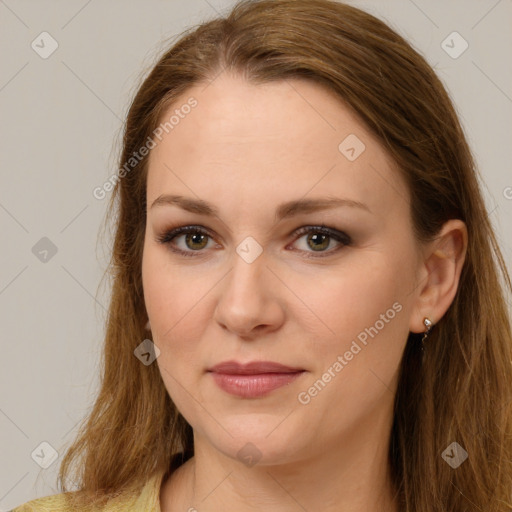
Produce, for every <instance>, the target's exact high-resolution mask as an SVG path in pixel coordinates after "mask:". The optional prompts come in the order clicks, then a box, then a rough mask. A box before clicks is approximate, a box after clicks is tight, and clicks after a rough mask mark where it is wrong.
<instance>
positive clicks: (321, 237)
mask: <svg viewBox="0 0 512 512" xmlns="http://www.w3.org/2000/svg"><path fill="white" fill-rule="evenodd" d="M328 238H329V235H324V234H318V233H317V234H314V235H311V237H310V238H309V240H310V241H313V245H311V244H310V246H311V248H320V249H325V247H326V245H328V244H326V243H325V241H326V239H328ZM317 242H319V243H317Z"/></svg>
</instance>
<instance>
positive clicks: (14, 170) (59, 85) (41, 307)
mask: <svg viewBox="0 0 512 512" xmlns="http://www.w3.org/2000/svg"><path fill="white" fill-rule="evenodd" d="M351 3H352V4H353V5H355V6H358V7H362V8H364V9H366V10H368V11H370V12H372V13H373V14H375V15H377V16H378V17H380V18H382V19H384V20H385V21H387V22H388V23H389V24H390V25H391V26H392V27H394V28H395V29H396V30H397V31H398V32H399V33H401V34H402V35H404V36H405V37H406V38H407V39H408V40H409V41H410V42H411V43H412V44H413V46H414V47H415V48H417V49H418V50H419V51H420V52H422V53H423V54H424V55H426V57H427V59H428V61H429V62H430V63H431V65H433V66H434V67H435V69H436V71H437V73H438V74H439V76H440V77H441V79H442V80H443V82H444V83H445V84H446V86H447V88H448V90H449V92H450V94H451V96H452V98H453V99H454V101H455V104H456V108H457V110H458V112H459V113H460V117H461V120H462V123H463V125H464V127H465V130H466V133H467V136H468V139H469V142H470V144H471V146H472V148H473V151H474V154H475V157H476V159H477V162H478V165H479V167H480V170H481V174H482V177H483V180H484V181H485V183H486V186H485V188H484V193H485V198H486V201H487V205H488V208H489V211H490V212H491V213H490V217H491V218H492V221H493V223H494V225H495V226H496V230H497V233H498V236H499V239H500V242H501V246H502V248H503V251H504V254H505V257H506V260H507V262H508V265H509V268H511V267H512V265H511V264H510V262H511V261H512V246H511V240H512V223H511V222H510V220H511V217H512V188H510V187H512V172H511V160H512V158H511V142H512V141H511V133H512V68H511V66H510V62H511V60H510V57H511V47H512V44H511V43H512V35H511V34H512V31H510V26H511V24H512V1H511V0H472V1H467V0H466V1H462V0H459V1H451V2H449V3H448V2H445V1H426V0H414V1H413V0H394V1H386V2H378V1H352V2H351ZM233 4H234V2H233V1H228V0H225V1H221V0H209V1H207V0H172V1H170V0H167V1H164V0H151V1H145V2H142V1H140V0H139V1H134V0H131V1H127V0H112V1H104V2H100V1H99V0H89V1H86V0H73V1H69V0H68V1H64V0H61V1H48V0H46V1H35V0H34V1H27V0H24V1H23V0H0V46H1V48H2V56H1V70H0V109H1V120H2V121H1V127H0V130H1V131H0V141H1V142H0V143H1V151H0V160H1V163H0V173H1V187H0V227H1V237H2V244H1V247H2V250H1V252H0V254H1V265H0V311H1V329H2V341H1V343H2V345H1V356H0V357H1V368H0V389H1V395H0V440H1V441H0V443H1V452H0V456H1V467H0V511H1V510H9V509H10V508H11V507H13V506H15V505H19V504H21V503H23V502H25V501H27V500H29V499H33V498H35V497H38V496H44V495H48V494H53V493H55V492H57V489H56V480H55V476H56V472H57V469H58V465H59V463H60V460H61V456H62V453H63V451H64V447H65V445H66V444H67V443H69V442H70V441H71V440H72V438H73V435H74V432H75V428H76V424H77V422H78V421H79V420H80V419H81V418H82V417H83V416H84V414H85V413H86V411H87V410H88V408H89V407H90V405H91V403H92V400H93V397H94V394H95V391H96V389H97V375H98V361H99V356H100V347H101V342H102V337H103V333H104V328H103V323H104V318H105V312H106V308H107V306H108V290H106V289H99V290H98V285H99V283H100V279H101V276H102V273H103V270H104V269H105V266H106V262H107V256H108V236H107V237H105V238H104V239H102V238H100V239H99V243H97V239H98V233H99V231H100V226H101V223H102V221H103V218H104V214H105V209H106V205H107V200H106V199H105V200H103V201H100V200H97V199H95V198H94V197H93V195H92V190H93V189H94V188H95V187H97V186H101V185H102V184H103V183H104V182H105V180H106V179H107V178H108V177H109V176H110V175H112V174H113V173H115V169H116V161H115V157H116V155H117V150H118V148H119V142H120V134H121V126H122V119H123V117H124V115H125V113H126V110H127V107H128V104H129V100H130V99H131V97H132V94H133V92H134V91H135V90H136V87H137V85H138V84H139V83H140V80H141V77H142V76H143V75H144V73H145V72H147V71H148V70H149V68H150V66H151V64H152V63H154V62H155V59H156V57H157V56H158V54H159V53H160V52H161V50H163V49H164V47H165V46H166V45H165V41H166V40H169V38H170V37H171V36H174V35H175V34H178V33H180V32H181V31H183V30H184V29H185V28H187V27H189V26H190V25H195V24H197V23H199V22H200V21H202V20H204V19H206V18H210V17H212V16H214V15H215V13H216V11H218V12H223V11H224V10H226V9H228V8H229V7H230V6H231V5H233ZM43 31H46V32H48V33H49V34H50V35H51V36H52V38H53V39H54V40H56V41H57V43H58V48H57V50H56V51H55V52H54V53H53V54H51V55H50V56H49V57H47V58H46V59H43V58H42V57H41V56H40V55H39V53H36V51H35V50H34V49H33V48H32V47H31V43H32V41H35V43H34V44H38V45H39V47H38V51H39V52H43V51H49V49H51V45H50V40H49V39H47V36H41V37H40V36H39V35H40V34H41V32H43ZM453 31H457V32H459V33H460V34H461V35H462V37H463V38H464V39H465V40H466V41H467V43H468V44H469V47H468V49H467V50H466V51H465V52H464V53H462V54H461V55H460V56H459V57H458V58H452V56H450V55H448V54H447V53H446V51H445V50H444V49H443V47H442V42H443V41H444V40H445V39H446V37H447V36H448V35H449V34H451V33H452V32H453ZM43 37H44V38H46V39H44V40H43V42H41V39H42V38H43ZM448 41H450V39H448ZM461 43H462V42H461V41H460V40H459V41H457V40H454V43H451V42H450V43H448V44H450V45H451V46H454V48H453V49H452V50H451V51H452V52H453V51H458V50H460V48H461V46H460V45H461ZM507 62H508V63H509V64H506V63H507ZM43 237H47V238H48V239H49V240H51V242H52V244H54V246H55V247H56V249H57V252H56V254H54V255H52V252H51V251H50V252H49V253H48V254H45V253H43V252H40V251H42V250H43V249H44V248H45V245H44V244H48V242H47V241H43V242H40V240H41V238H43ZM36 244H39V245H36ZM41 244H42V245H41ZM105 244H107V245H106V246H105ZM34 246H36V249H34V250H33V247H34ZM41 258H43V259H44V258H46V261H41ZM42 442H47V443H49V444H50V445H51V446H52V447H54V449H55V450H57V452H58V453H59V457H58V459H57V460H55V462H54V463H53V464H52V465H50V466H49V467H48V468H47V469H42V468H41V467H40V466H39V465H38V463H36V461H38V462H40V463H43V464H44V463H49V462H51V459H50V458H49V457H50V456H51V449H49V448H48V447H46V446H45V445H43V446H42V447H41V446H40V443H42ZM34 450H35V452H34ZM32 453H34V456H33V457H32V456H31V454H32Z"/></svg>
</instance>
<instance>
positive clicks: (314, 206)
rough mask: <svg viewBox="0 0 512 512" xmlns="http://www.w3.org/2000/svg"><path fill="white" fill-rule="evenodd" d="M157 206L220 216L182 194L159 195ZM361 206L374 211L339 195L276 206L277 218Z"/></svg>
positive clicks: (215, 211)
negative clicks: (175, 207) (174, 207)
mask: <svg viewBox="0 0 512 512" xmlns="http://www.w3.org/2000/svg"><path fill="white" fill-rule="evenodd" d="M155 206H178V207H180V208H182V209H183V210H186V211H188V212H191V213H197V214H200V215H206V216H216V217H218V216H219V211H218V209H217V208H216V207H215V206H213V205H212V204H210V203H208V202H206V201H204V200H202V199H194V198H190V197H183V196H180V195H172V194H163V195H161V196H159V197H157V198H156V199H155V200H154V201H153V203H152V204H151V208H154V207H155ZM342 206H345V207H351V208H359V209H361V210H365V211H367V212H369V213H372V212H371V210H370V208H368V206H367V205H366V204H364V203H361V202H360V201H354V200H353V199H342V198H339V197H325V198H318V199H295V200H293V201H288V202H286V203H283V204H281V205H279V206H278V207H277V208H276V213H275V218H276V220H281V219H286V218H290V217H293V216H295V215H299V214H304V213H313V212H316V211H319V210H327V209H330V208H339V207H342Z"/></svg>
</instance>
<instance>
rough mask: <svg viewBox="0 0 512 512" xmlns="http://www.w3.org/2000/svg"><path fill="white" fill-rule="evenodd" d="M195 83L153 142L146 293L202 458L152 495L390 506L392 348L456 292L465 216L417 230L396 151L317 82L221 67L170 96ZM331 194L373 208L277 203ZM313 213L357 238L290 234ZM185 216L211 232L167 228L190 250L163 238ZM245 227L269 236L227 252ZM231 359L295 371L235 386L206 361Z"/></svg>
mask: <svg viewBox="0 0 512 512" xmlns="http://www.w3.org/2000/svg"><path fill="white" fill-rule="evenodd" d="M190 96H193V97H194V98H196V99H197V101H198V105H197V107H195V108H194V109H192V111H191V112H190V113H189V114H188V115H187V116H184V118H183V119H181V120H180V122H179V124H177V125H176V126H175V127H174V128H173V130H171V131H170V132H169V133H168V134H167V135H165V136H164V137H163V138H162V141H161V142H159V143H158V145H157V146H156V147H155V148H154V149H153V150H152V152H151V155H150V161H149V170H148V180H147V199H148V213H147V226H146V235H145V244H144V256H143V264H142V275H143V286H144V297H145V303H146V308H147V313H148V317H149V320H150V324H151V332H152V336H153V341H154V343H155V344H156V345H157V346H158V348H159V349H160V351H161V354H160V356H159V357H158V359H157V364H158V367H159V369H160V372H161V375H162V378H163V381H164V383H165V386H166V389H167V390H168V392H169V395H170V396H171V398H172V400H173V401H174V403H175V404H176V406H177V407H178V409H179V411H180V412H181V413H182V414H183V416H184V417H185V418H186V420H187V421H188V422H189V423H190V425H191V426H192V427H193V430H194V441H195V455H194V457H193V458H192V459H191V460H189V461H188V462H187V463H185V464H184V465H183V466H181V467H180V468H179V469H178V470H177V471H176V472H175V473H174V474H173V475H172V476H171V478H169V479H168V480H167V481H165V482H163V485H162V488H161V493H160V501H161V508H162V511H163V512H171V511H172V512H174V511H178V510H180V511H186V510H190V509H191V510H194V508H195V509H197V510H198V511H201V512H203V511H205V512H206V511H218V510H237V511H240V512H245V511H255V510H272V511H276V512H280V511H295V510H298V511H299V510H309V511H311V510H319V509H320V508H321V509H322V510H323V511H324V512H330V511H334V510H336V511H340V510H346V511H351V512H359V511H365V512H367V511H369V510H375V511H377V510H378V511H397V510H398V508H397V507H396V503H395V502H394V501H393V495H394V490H393V489H392V486H391V484H390V479H389V467H388V459H387V451H388V445H389V436H390V429H391V425H392V421H393V415H392V408H393V400H394V396H395V391H396V386H397V375H398V370H399V364H400V360H401V357H402V353H403V350H404V347H405V343H406V341H407V336H408V334H409V332H410V331H412V332H423V331H424V330H425V326H424V325H423V319H424V318H425V317H429V318H430V319H431V320H432V321H433V322H434V324H435V323H436V322H438V321H439V319H440V318H441V317H442V316H443V315H444V314H445V312H446V310H447V309H448V307H449V306H450V304H451V302H452V300H453V298H454V296H455V293H456V290H457V285H458V281H459V277H460V272H461V268H462V264H463V261H464V255H465V251H466V246H467V232H466V228H465V226H464V224H463V223H462V222H461V221H458V220H450V221H449V222H447V223H446V224H445V225H444V227H443V229H442V231H441V232H440V235H439V237H438V238H437V239H436V240H434V241H433V242H430V243H428V244H423V245H422V244H420V243H419V242H417V241H416V239H415V238H414V236H413V231H412V221H411V216H410V213H409V193H408V190H407V187H406V185H405V182H404V181H403V179H402V178H401V176H400V175H399V173H398V171H397V170H396V169H395V167H394V163H393V161H392V160H391V158H390V157H389V156H388V155H387V154H386V152H385V150H384V148H383V147H382V146H381V145H380V143H379V142H378V140H377V139H376V138H375V137H374V136H373V135H372V134H371V133H370V132H369V131H368V130H367V129H366V128H365V126H364V125H363V124H362V122H361V121H360V120H359V118H358V117H357V116H356V115H355V114H354V113H352V112H351V111H350V110H349V109H348V108H347V107H346V106H345V105H344V104H343V103H342V102H341V101H340V100H339V99H338V98H337V97H335V96H334V95H333V93H331V92H330V91H328V90H326V89H324V88H323V87H321V86H319V85H317V84H313V83H311V82H308V81H305V80H300V79H293V80H290V81H279V82H274V83H270V84H264V85H253V84H250V83H249V82H247V81H246V80H245V79H243V78H241V77H239V76H236V75H233V74H228V73H227V72H224V73H223V74H221V75H220V76H219V77H217V78H216V79H215V80H214V81H213V82H212V83H211V84H209V85H208V86H206V84H199V85H196V86H194V87H193V88H191V89H189V90H188V91H187V92H186V93H185V94H183V96H181V97H180V98H178V99H177V100H176V101H175V103H174V104H173V106H172V107H171V109H170V110H169V113H172V111H173V110H174V109H175V108H177V107H178V108H179V106H180V105H183V104H184V103H185V102H186V101H187V99H188V98H189V97H190ZM165 117H166V118H168V116H165ZM349 134H355V135H356V136H357V137H358V138H359V139H360V140H361V141H362V142H363V143H364V145H365V147H366V148H365V150H364V151H363V152H362V153H361V154H360V156H359V157H358V158H356V159H355V160H354V161H349V160H348V159H347V158H346V157H345V156H344V155H343V154H342V153H341V152H340V151H339V149H338V145H339V144H340V142H342V141H343V140H344V139H345V138H346V137H347V136H348V135H349ZM162 194H178V195H182V196H185V197H190V198H193V199H198V198H200V199H203V200H205V201H207V202H209V203H211V204H212V205H214V206H215V207H216V208H217V209H218V216H211V217H209V216H205V215H203V214H198V213H192V212H188V211H185V210H183V209H181V208H180V207H178V206H176V205H155V206H154V207H151V205H152V203H153V202H154V201H155V199H156V198H158V197H159V196H161V195H162ZM327 196H328V197H331V198H332V197H337V198H347V199H351V200H354V201H359V202H362V203H364V204H365V205H366V206H367V208H368V209H369V211H366V210H364V209H362V208H355V207H349V206H342V207H336V208H331V209H325V210H321V211H316V212H306V213H299V214H297V215H295V216H293V217H290V218H285V219H282V220H280V221H276V219H275V213H274V212H275V209H276V208H277V207H278V205H280V204H281V203H283V202H286V201H290V200H294V199H301V198H320V197H327ZM322 224H324V225H325V226H328V227H331V228H333V229H337V230H339V231H342V232H345V233H347V234H348V235H349V236H350V237H351V238H352V244H351V245H343V244H342V243H339V242H337V241H336V240H335V239H333V238H331V239H330V242H329V239H327V241H326V242H325V244H324V245H323V246H322V249H315V245H314V244H312V243H311V242H310V244H309V245H308V238H309V239H311V236H312V235H314V234H315V232H313V233H310V235H308V234H307V233H306V234H301V235H295V234H294V232H295V231H296V230H297V229H298V228H300V227H302V226H318V225H322ZM186 225H200V226H203V227H204V228H205V229H206V230H207V231H209V232H210V234H211V237H207V238H206V239H205V240H204V241H203V242H201V239H200V238H199V239H197V238H196V239H195V241H193V242H190V241H189V243H188V245H187V244H186V238H185V237H186V235H183V234H182V235H178V236H177V238H175V239H174V240H173V242H172V243H173V244H174V247H178V248H180V249H182V250H184V251H188V252H194V249H195V252H196V253H197V252H199V253H201V255H199V256H192V257H187V256H182V255H179V254H176V253H173V252H172V250H171V248H170V246H169V244H167V245H165V244H162V243H159V242H158V240H157V239H158V236H160V235H162V234H164V233H165V232H166V231H168V229H169V228H170V227H176V226H186ZM248 236H251V237H253V238H254V239H255V240H256V241H257V243H258V244H259V245H260V246H261V248H262V249H263V252H262V253H261V254H260V255H259V256H258V257H257V258H256V259H255V260H254V261H253V262H252V263H248V262H247V261H246V260H245V259H244V258H242V257H241V256H240V255H239V254H238V253H237V252H236V248H237V246H239V245H240V244H241V242H243V241H244V240H245V239H246V237H248ZM198 240H199V241H198ZM194 244H195V245H194ZM197 247H199V248H200V249H199V251H198V249H197ZM242 247H243V244H242ZM251 250H253V249H251ZM307 255H310V256H312V257H311V258H306V257H305V256H307ZM322 255H323V257H322ZM396 303H398V304H399V305H400V306H401V309H400V311H399V312H396V314H395V315H394V318H393V319H391V320H389V319H388V320H389V321H388V322H385V323H384V327H382V328H380V329H378V334H377V335H374V337H373V338H371V337H368V342H367V345H365V346H363V345H361V343H359V345H360V346H361V347H362V349H361V350H360V351H359V352H358V353H357V355H355V356H354V357H353V358H352V359H351V360H350V361H346V362H347V364H346V366H344V367H343V369H342V370H341V371H339V372H337V373H336V372H334V374H335V377H332V378H331V380H330V381H329V382H328V383H327V384H326V385H325V387H323V388H322V389H321V391H320V392H318V393H317V394H316V396H314V397H311V399H310V401H309V402H308V403H307V404H303V403H300V402H299V400H298V395H299V393H301V392H305V391H306V392H307V390H308V389H309V388H310V387H311V386H312V385H313V384H314V383H315V381H318V379H321V378H322V375H324V374H325V373H326V372H327V371H328V369H329V368H331V376H332V373H333V371H332V367H333V363H335V362H336V361H337V358H338V356H339V355H342V356H343V354H345V353H346V352H347V351H348V350H349V349H350V346H351V344H352V342H353V341H354V340H357V336H358V334H360V333H361V332H362V331H364V330H365V328H369V327H370V326H375V325H376V322H377V321H378V320H379V319H381V318H382V317H381V315H383V314H384V315H386V311H388V310H389V309H390V308H392V305H393V304H396ZM386 318H388V317H386ZM379 325H380V324H379ZM226 360H237V361H239V362H248V361H255V360H260V361H261V360H264V361H275V362H279V363H281V364H285V365H288V366H293V367H300V368H302V369H304V370H305V371H304V372H303V373H302V374H301V375H300V376H299V377H298V378H297V379H296V380H294V381H293V382H292V383H290V384H288V385H286V386H283V387H281V388H279V389H277V390H274V391H272V392H271V393H270V394H268V395H267V396H265V397H261V398H251V399H249V398H240V397H236V396H232V395H230V394H227V393H226V392H225V391H223V390H222V389H220V388H219V387H218V386H217V385H216V384H215V383H214V381H213V379H212V377H211V375H210V374H209V373H208V372H207V371H206V369H207V368H209V367H211V366H212V365H214V364H217V363H219V362H222V361H226ZM249 442H250V443H252V444H253V445H254V446H255V447H256V450H254V449H253V451H254V453H255V454H257V455H255V457H256V458H257V457H260V458H259V460H258V462H257V464H255V465H253V466H249V465H246V464H245V463H244V461H243V460H241V459H240V458H239V457H237V453H238V451H239V450H240V449H241V448H242V447H244V446H245V445H246V443H249Z"/></svg>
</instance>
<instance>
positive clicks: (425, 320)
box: [421, 317, 433, 350]
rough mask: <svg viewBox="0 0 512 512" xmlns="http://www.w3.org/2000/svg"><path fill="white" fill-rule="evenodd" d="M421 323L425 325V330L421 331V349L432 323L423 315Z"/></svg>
mask: <svg viewBox="0 0 512 512" xmlns="http://www.w3.org/2000/svg"><path fill="white" fill-rule="evenodd" d="M423 324H424V325H425V327H426V330H425V332H424V333H423V338H421V350H423V348H424V342H425V340H426V339H427V337H428V335H429V334H430V331H431V330H432V325H433V324H432V321H431V320H430V318H428V317H425V318H424V319H423Z"/></svg>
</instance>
